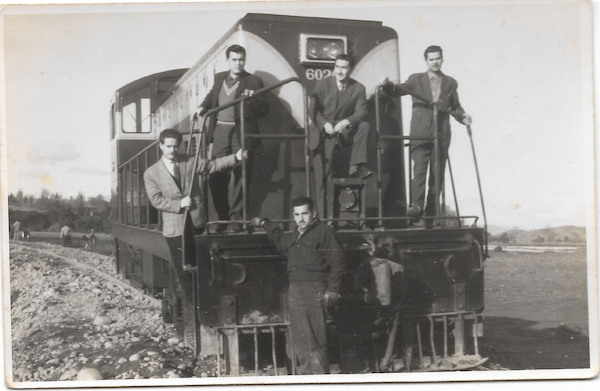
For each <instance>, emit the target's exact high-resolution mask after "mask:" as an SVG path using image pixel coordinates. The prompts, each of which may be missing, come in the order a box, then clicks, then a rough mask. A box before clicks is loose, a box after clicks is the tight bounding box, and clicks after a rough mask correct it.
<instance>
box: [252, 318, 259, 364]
mask: <svg viewBox="0 0 600 391" xmlns="http://www.w3.org/2000/svg"><path fill="white" fill-rule="evenodd" d="M252 331H253V334H254V374H255V375H258V331H257V328H256V327H253V328H252Z"/></svg>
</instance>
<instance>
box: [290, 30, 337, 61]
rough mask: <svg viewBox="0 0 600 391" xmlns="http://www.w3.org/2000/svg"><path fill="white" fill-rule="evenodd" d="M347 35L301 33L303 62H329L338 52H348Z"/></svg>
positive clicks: (333, 59) (301, 59) (301, 56)
mask: <svg viewBox="0 0 600 391" xmlns="http://www.w3.org/2000/svg"><path fill="white" fill-rule="evenodd" d="M346 42H347V40H346V37H344V36H341V35H309V34H300V61H301V62H302V64H311V63H312V64H315V63H317V64H329V63H333V62H334V61H335V57H336V56H337V55H338V54H343V53H346Z"/></svg>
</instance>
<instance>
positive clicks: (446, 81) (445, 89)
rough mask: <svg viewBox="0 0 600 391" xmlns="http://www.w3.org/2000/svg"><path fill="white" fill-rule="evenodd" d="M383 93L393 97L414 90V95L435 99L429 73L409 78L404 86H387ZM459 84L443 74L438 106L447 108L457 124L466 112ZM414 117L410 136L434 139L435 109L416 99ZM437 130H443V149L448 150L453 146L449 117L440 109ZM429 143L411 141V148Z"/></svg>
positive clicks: (441, 145) (430, 99)
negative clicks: (461, 103)
mask: <svg viewBox="0 0 600 391" xmlns="http://www.w3.org/2000/svg"><path fill="white" fill-rule="evenodd" d="M384 90H385V91H386V92H387V93H389V94H390V95H406V94H407V92H405V91H403V90H408V91H412V92H414V93H415V94H417V95H419V96H422V97H423V98H427V99H428V100H429V101H432V100H433V95H432V93H431V83H430V82H429V74H428V72H424V73H415V74H412V75H410V76H409V77H408V80H407V81H406V82H405V83H402V84H400V85H399V86H397V85H393V86H390V85H388V86H386V87H385V88H384ZM457 90H458V82H457V81H456V80H454V79H453V78H452V77H450V76H447V75H444V74H442V81H441V86H440V97H439V100H438V102H439V104H440V106H441V107H445V108H448V109H450V110H452V111H453V113H452V116H453V117H454V118H456V120H457V121H459V122H461V121H462V120H463V118H464V114H465V111H464V110H463V108H462V106H461V105H460V102H459V100H458V92H457ZM412 100H413V105H412V118H411V121H410V135H411V136H416V137H434V136H435V133H434V128H433V108H432V106H430V105H428V104H427V103H425V102H423V101H422V100H420V99H418V98H415V97H414V96H413V98H412ZM438 127H439V129H440V136H441V137H440V147H442V148H448V147H449V146H450V138H451V134H450V116H449V115H448V113H444V112H442V111H439V110H438ZM427 142H429V141H419V140H411V142H410V143H411V145H413V146H417V145H420V144H424V143H427Z"/></svg>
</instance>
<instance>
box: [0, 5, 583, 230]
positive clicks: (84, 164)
mask: <svg viewBox="0 0 600 391" xmlns="http://www.w3.org/2000/svg"><path fill="white" fill-rule="evenodd" d="M316 3H318V5H317V4H316ZM584 4H585V2H582V1H566V0H564V1H545V2H542V1H529V2H526V1H495V2H492V1H452V2H450V1H436V2H432V1H395V2H373V1H369V2H366V1H363V2H361V1H354V2H348V1H346V2H344V3H341V2H338V3H336V2H331V3H329V2H315V1H313V2H306V3H301V2H286V3H282V2H280V3H262V4H260V3H247V2H246V3H243V4H241V3H228V4H208V3H204V4H177V5H176V4H152V5H143V6H142V5H135V4H128V5H97V6H91V5H83V6H76V5H66V6H47V5H46V6H32V5H30V6H21V7H18V6H9V7H7V8H4V9H3V10H2V12H3V20H2V24H3V25H2V33H3V40H4V41H3V49H4V50H3V61H4V67H3V70H4V74H3V77H4V81H3V83H2V86H3V88H4V91H3V92H4V97H3V98H4V110H3V112H2V114H3V118H2V120H3V122H2V133H3V139H2V141H3V142H4V143H6V144H5V148H4V149H3V153H4V154H5V155H6V156H5V157H3V161H4V164H5V166H4V167H3V171H2V175H3V176H4V177H5V178H3V181H5V183H6V186H7V187H6V188H5V189H6V190H5V193H6V194H8V193H16V192H17V191H18V190H19V189H21V190H23V192H24V193H26V194H35V195H39V193H40V190H41V189H42V188H46V189H48V190H49V191H51V192H52V193H54V192H58V193H60V194H62V195H63V196H67V197H68V196H75V195H77V193H78V192H82V193H83V194H85V195H86V196H95V195H98V194H102V195H105V196H107V197H108V196H109V194H110V161H109V130H108V129H109V127H108V126H109V124H108V110H109V107H110V100H111V97H112V96H113V94H114V91H115V90H116V89H117V88H119V87H121V86H123V85H125V84H127V83H129V82H131V81H133V80H135V79H138V78H140V77H143V76H145V75H148V74H152V73H155V72H160V71H163V70H168V69H175V68H186V67H190V66H192V65H193V64H194V63H195V62H196V61H197V60H198V59H199V58H200V57H201V56H202V55H203V53H204V52H205V51H206V50H208V49H209V48H210V47H211V46H212V44H213V43H214V42H215V41H216V40H217V39H219V38H220V37H221V36H222V34H223V33H224V32H225V31H226V30H228V29H229V28H230V27H231V26H232V25H233V24H234V23H235V22H236V21H237V20H238V19H240V18H242V17H243V16H244V15H245V14H246V13H247V12H261V13H277V14H289V15H302V16H323V17H339V18H346V19H365V20H376V21H382V22H383V24H384V25H385V26H388V27H392V28H394V29H395V30H396V31H397V32H398V35H399V40H398V46H399V56H400V75H401V79H402V80H405V79H406V78H407V77H408V76H409V75H410V74H412V73H415V72H423V71H425V69H426V67H425V63H424V61H423V54H422V53H423V51H424V49H425V48H426V47H427V46H429V45H431V44H438V45H440V46H442V47H443V48H444V65H443V68H442V70H443V71H444V72H445V73H446V74H448V75H450V76H452V77H454V78H455V79H457V80H458V83H459V90H458V91H459V95H460V99H461V103H462V105H463V107H464V108H465V110H466V111H467V113H469V114H471V116H472V117H473V125H472V129H473V142H474V145H475V148H476V153H477V161H478V164H479V172H480V175H481V185H482V189H483V193H484V201H485V206H486V215H487V220H488V224H489V225H493V226H499V227H503V228H506V229H508V228H511V227H519V228H523V229H534V228H544V227H547V226H559V225H580V226H583V225H586V223H587V224H590V222H591V221H592V220H593V218H594V214H593V213H594V212H593V209H592V207H593V200H594V199H593V190H594V184H593V183H594V182H593V168H594V164H593V145H594V144H593V143H594V138H593V111H592V110H593V106H592V97H593V80H592V42H591V38H592V31H591V9H589V8H587V7H586V6H584ZM251 62H252V54H251V53H249V56H248V63H249V64H250V63H251ZM402 102H403V103H402V105H403V112H404V114H405V115H404V129H405V131H407V130H408V129H409V121H410V99H408V98H403V101H402ZM452 128H453V136H452V137H453V138H452V146H451V149H450V159H451V164H452V169H453V173H454V177H455V181H456V188H457V195H458V199H459V206H460V211H461V213H462V214H464V215H469V214H476V215H481V205H480V200H479V195H478V190H477V182H476V180H475V171H474V168H473V156H472V153H471V146H470V142H469V138H468V136H467V133H466V130H465V127H464V126H462V125H460V124H458V123H457V122H455V121H453V123H452ZM6 194H5V195H4V196H6ZM449 197H450V198H448V199H449V200H451V196H449ZM586 212H587V214H586ZM586 216H587V217H586Z"/></svg>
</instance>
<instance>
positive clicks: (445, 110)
mask: <svg viewBox="0 0 600 391" xmlns="http://www.w3.org/2000/svg"><path fill="white" fill-rule="evenodd" d="M383 87H384V85H383V84H379V85H378V86H377V88H376V89H375V123H376V128H377V137H378V138H379V140H391V139H401V140H431V137H415V136H404V135H382V134H381V120H380V110H379V92H380V91H381V90H382V89H383ZM399 88H400V89H401V90H402V92H404V93H405V94H408V95H411V96H413V97H415V98H417V99H419V100H422V101H423V102H424V103H425V104H427V105H429V106H432V108H433V114H434V127H435V129H436V132H435V137H434V143H435V144H436V145H435V146H434V148H435V152H438V145H437V142H438V131H437V112H438V111H442V112H443V113H446V114H449V115H456V114H457V111H456V110H451V109H450V108H448V107H442V106H440V105H438V104H437V103H436V102H432V101H430V100H429V99H428V98H426V97H424V96H422V95H420V94H418V93H415V92H414V91H411V90H408V89H405V88H404V89H403V88H402V87H400V86H399ZM467 134H468V135H469V140H470V143H471V150H472V153H473V160H474V164H475V171H476V176H477V185H478V188H479V198H480V201H481V209H482V214H483V221H484V229H485V231H486V232H487V217H486V213H485V205H484V201H483V191H482V189H481V179H480V175H479V168H478V165H477V157H476V155H475V146H474V144H473V137H472V131H471V125H467ZM438 157H439V155H438ZM377 158H378V164H380V159H381V157H380V156H379V146H378V157H377ZM436 165H438V168H439V158H438V159H436ZM441 175H443V173H441ZM439 177H440V175H438V176H436V190H439V185H438V182H439V179H440V178H439ZM379 178H380V175H379V174H378V179H379ZM452 186H453V189H454V181H453V180H452ZM379 187H381V186H380V185H379ZM379 192H381V189H379ZM455 200H456V199H455ZM438 207H439V191H437V192H436V214H439V213H437V208H438ZM379 214H380V215H381V206H380V212H379ZM461 217H462V216H460V214H459V213H458V203H457V216H456V217H455V218H459V219H460V218H461ZM436 218H438V217H437V216H436ZM487 247H488V245H487V234H486V237H485V251H486V255H487Z"/></svg>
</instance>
